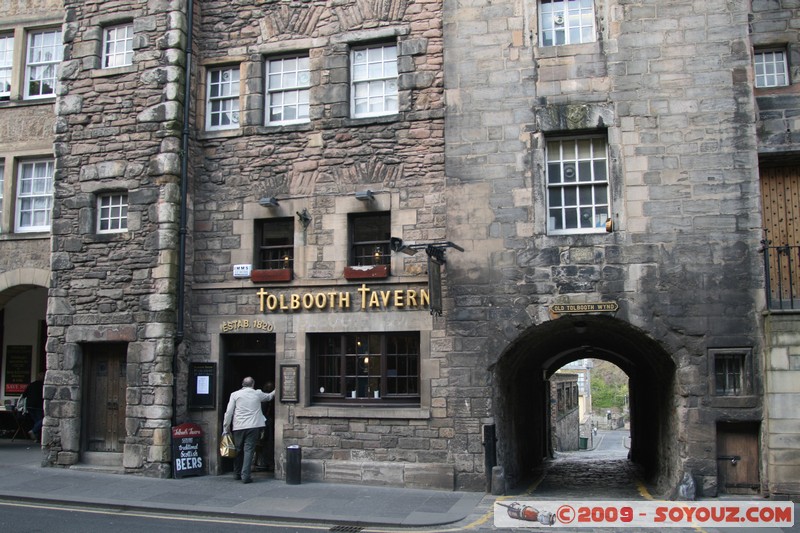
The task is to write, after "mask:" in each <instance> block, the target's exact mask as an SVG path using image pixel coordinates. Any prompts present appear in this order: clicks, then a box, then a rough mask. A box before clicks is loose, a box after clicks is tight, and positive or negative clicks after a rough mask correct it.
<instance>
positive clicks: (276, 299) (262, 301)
mask: <svg viewBox="0 0 800 533" xmlns="http://www.w3.org/2000/svg"><path fill="white" fill-rule="evenodd" d="M355 291H356V292H355V294H356V298H358V299H359V300H360V305H359V306H358V307H359V308H360V309H362V310H366V309H389V308H391V307H396V308H398V309H403V308H409V307H423V306H429V305H430V300H431V299H430V294H429V293H428V291H427V290H425V289H420V290H416V289H386V290H383V289H380V290H373V289H371V288H369V287H368V286H367V285H366V284H361V286H360V287H356V289H355ZM256 296H258V309H259V311H260V312H262V313H269V312H279V311H288V312H293V311H314V310H316V311H322V310H325V309H330V310H334V309H340V310H347V309H350V307H351V304H352V296H353V295H352V294H351V293H349V292H335V291H331V292H305V293H288V294H273V293H271V292H268V291H266V290H265V289H263V288H261V289H259V290H258V292H257V293H256Z"/></svg>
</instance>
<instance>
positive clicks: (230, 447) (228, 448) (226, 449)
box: [219, 433, 236, 459]
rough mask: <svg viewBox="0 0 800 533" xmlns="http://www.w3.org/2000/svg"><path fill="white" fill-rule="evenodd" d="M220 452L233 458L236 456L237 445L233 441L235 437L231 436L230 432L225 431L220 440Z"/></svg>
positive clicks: (223, 455)
mask: <svg viewBox="0 0 800 533" xmlns="http://www.w3.org/2000/svg"><path fill="white" fill-rule="evenodd" d="M219 454H220V455H221V456H222V457H229V458H231V459H233V458H234V457H236V445H235V444H234V443H233V437H231V434H230V433H225V434H224V435H223V436H222V438H221V439H220V440H219Z"/></svg>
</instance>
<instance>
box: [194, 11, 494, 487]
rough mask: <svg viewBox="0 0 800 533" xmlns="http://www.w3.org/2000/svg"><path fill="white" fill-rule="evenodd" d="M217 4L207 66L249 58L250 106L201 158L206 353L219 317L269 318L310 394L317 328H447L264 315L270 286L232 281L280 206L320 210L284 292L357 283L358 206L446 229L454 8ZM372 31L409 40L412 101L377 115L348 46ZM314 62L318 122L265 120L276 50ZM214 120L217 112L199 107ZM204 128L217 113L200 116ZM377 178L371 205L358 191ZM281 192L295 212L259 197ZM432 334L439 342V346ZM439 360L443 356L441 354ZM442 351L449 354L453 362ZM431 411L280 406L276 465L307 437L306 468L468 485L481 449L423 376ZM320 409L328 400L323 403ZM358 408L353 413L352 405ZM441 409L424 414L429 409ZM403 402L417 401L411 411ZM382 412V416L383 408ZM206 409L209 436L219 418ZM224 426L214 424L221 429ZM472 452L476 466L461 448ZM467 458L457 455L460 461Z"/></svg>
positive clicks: (200, 346)
mask: <svg viewBox="0 0 800 533" xmlns="http://www.w3.org/2000/svg"><path fill="white" fill-rule="evenodd" d="M240 4H241V5H238V6H237V9H231V5H230V2H216V1H204V2H201V4H200V13H201V16H200V18H199V19H198V33H197V41H198V48H199V53H198V62H199V64H200V65H201V68H200V71H201V73H200V75H199V77H200V78H201V79H202V77H203V72H204V71H205V69H207V68H209V67H214V66H219V65H238V66H239V67H240V72H241V78H242V80H243V82H242V98H241V103H242V109H241V113H240V125H241V127H240V128H239V129H237V130H232V131H225V132H202V133H200V134H199V139H198V142H199V145H200V146H201V148H202V152H201V154H200V157H199V158H198V160H197V161H196V163H197V166H196V176H197V180H196V187H195V195H194V197H193V202H194V216H195V223H194V226H193V235H192V238H193V242H194V246H195V253H194V254H193V272H192V275H193V280H194V296H193V299H192V311H191V313H192V320H193V326H192V338H191V345H192V350H191V358H192V360H198V361H208V360H215V359H216V358H219V360H220V364H221V365H222V364H224V362H223V359H222V357H223V356H222V355H221V354H219V351H218V350H219V345H220V344H221V339H220V335H219V327H218V324H219V322H220V321H221V320H226V319H230V318H231V317H239V316H241V317H245V316H254V315H255V316H259V318H263V319H264V320H266V321H268V322H269V323H270V324H271V325H274V327H275V333H276V335H277V346H278V349H277V352H278V353H277V355H276V359H277V361H276V365H280V364H281V363H297V364H300V365H301V366H300V368H301V371H300V372H301V375H302V376H303V380H304V381H303V384H302V390H303V391H307V384H308V383H309V382H310V375H311V372H312V365H311V362H310V361H309V360H308V353H307V350H306V343H305V334H306V333H308V332H323V331H329V332H347V331H421V332H428V335H427V336H426V337H425V338H426V339H427V338H430V336H431V335H430V333H429V332H430V330H431V329H432V325H431V319H430V314H429V313H428V310H427V309H423V310H414V311H410V312H386V313H361V312H356V311H354V312H350V313H348V312H336V313H335V312H333V311H332V310H326V311H324V312H318V313H313V314H312V313H296V314H288V315H280V314H272V315H270V314H263V315H259V314H258V310H257V299H256V297H255V293H256V291H257V290H258V288H259V286H258V285H254V284H252V283H251V282H250V281H249V280H245V281H244V282H242V281H241V280H236V279H234V278H233V271H232V265H233V264H239V263H245V264H250V263H252V262H253V257H254V256H253V243H254V239H253V225H254V223H255V221H256V220H259V219H262V218H263V219H266V218H269V217H272V216H283V217H291V218H295V220H297V219H296V217H295V214H296V212H298V211H302V210H303V209H306V210H307V211H308V213H309V214H310V216H311V222H310V225H309V226H308V228H307V229H302V226H300V225H299V224H298V223H297V222H296V228H299V229H296V230H295V257H294V269H293V280H292V281H291V282H290V283H289V284H288V285H286V284H284V285H282V286H279V287H275V286H269V285H267V286H266V290H268V291H271V292H273V293H281V294H282V293H284V292H289V291H291V292H293V293H302V292H304V291H339V290H352V289H353V287H348V286H347V282H346V281H345V280H344V279H343V277H342V276H343V269H344V267H345V266H347V265H348V258H347V242H348V222H347V216H348V214H349V213H353V212H368V211H370V210H374V211H389V212H391V218H392V222H391V224H392V235H397V236H402V238H403V239H405V240H406V241H410V242H417V241H423V242H430V241H437V240H442V239H444V238H445V236H446V235H445V233H444V220H445V217H446V216H447V213H446V209H445V197H444V119H443V116H444V89H443V85H444V81H443V70H442V63H443V57H442V54H443V42H442V23H441V10H442V5H441V2H439V1H433V2H427V1H422V2H420V1H411V0H391V1H387V2H365V1H359V0H352V1H351V0H345V1H335V2H333V1H308V2H306V1H303V2H301V1H292V2H259V3H249V2H241V3H240ZM370 42H396V43H397V50H398V69H399V101H400V103H399V112H398V113H397V114H396V115H390V116H385V117H375V118H359V119H353V118H350V100H349V92H350V87H349V76H350V74H349V63H350V59H349V53H350V49H351V48H352V47H353V46H357V45H360V44H364V43H370ZM293 52H294V53H308V55H309V58H310V72H311V89H310V121H309V122H308V123H307V124H297V125H289V126H281V127H275V126H265V125H264V113H265V111H264V105H265V104H264V82H263V80H264V60H265V58H270V57H275V56H280V55H287V54H291V53H293ZM198 112H199V113H200V115H201V116H202V112H203V111H202V109H200V110H198ZM198 124H202V118H198ZM365 189H370V190H372V191H373V192H374V193H375V200H374V201H373V202H371V203H368V204H367V205H365V204H364V202H359V201H358V200H356V199H355V198H354V196H353V193H354V192H355V191H360V190H365ZM264 196H276V197H278V199H279V201H280V207H278V208H274V209H271V210H267V209H265V208H264V207H261V206H259V205H258V200H259V199H260V198H262V197H264ZM425 268H426V266H425V256H424V254H418V256H415V257H413V258H410V257H409V258H405V257H404V258H402V259H400V258H396V257H395V258H393V259H392V270H391V273H392V275H391V278H390V279H388V280H384V281H383V282H385V283H386V284H387V285H386V286H387V287H392V288H394V287H395V286H397V287H399V286H402V285H403V284H407V283H413V284H415V285H414V287H419V286H421V285H420V284H422V283H424V281H425V279H426V278H424V277H422V275H424V274H425ZM434 337H435V341H433V342H435V343H437V345H436V346H435V347H431V348H423V350H424V351H425V352H428V351H431V352H436V354H435V355H433V354H432V355H431V357H430V360H426V361H424V362H423V367H424V370H423V373H424V374H425V375H426V376H430V377H428V378H427V381H430V380H431V379H435V378H438V377H439V371H438V369H439V368H440V367H442V366H444V364H443V363H444V362H443V361H442V359H443V357H444V356H443V354H442V352H444V351H445V350H444V348H446V347H447V345H448V342H449V341H448V340H447V339H446V338H442V337H443V333H441V332H437V333H436V334H435V335H434ZM428 342H429V343H430V341H428ZM434 359H435V360H434ZM440 362H441V363H442V364H441V365H440ZM423 389H424V392H423V396H424V399H423V403H424V404H425V408H423V409H414V408H412V409H410V411H411V413H412V415H413V416H411V415H410V416H404V415H403V414H402V413H399V414H398V413H397V412H395V413H394V415H393V416H391V417H386V416H381V415H380V413H378V414H375V413H376V411H375V410H374V409H372V410H370V409H366V408H365V409H358V408H351V407H347V408H343V409H344V412H341V413H339V414H338V415H337V416H336V417H331V418H327V417H326V416H325V414H324V413H325V412H326V409H325V408H324V407H318V406H313V405H312V406H308V405H302V404H303V403H305V402H306V400H307V398H308V393H307V392H303V394H304V398H303V401H301V405H298V406H292V405H283V404H280V403H279V404H278V405H276V436H275V442H276V468H277V469H278V475H279V476H280V475H281V472H280V470H281V468H282V465H283V461H282V460H281V459H280V457H279V455H280V454H281V453H282V450H283V449H285V446H286V445H289V444H299V445H301V446H302V448H303V465H304V466H303V467H304V469H305V470H304V474H303V475H304V477H305V476H310V477H309V478H310V479H325V480H338V481H357V482H363V483H371V484H387V483H388V484H399V485H405V486H438V487H443V488H452V487H454V485H455V482H454V479H455V473H454V471H455V468H463V469H464V470H465V471H467V472H474V471H475V466H474V465H473V464H472V454H473V453H475V452H477V451H479V450H478V448H479V447H480V442H479V441H477V447H476V446H474V445H472V446H471V448H470V450H469V451H467V442H466V437H465V436H463V435H458V434H457V433H458V432H459V430H458V429H457V428H455V427H454V422H453V420H452V418H451V412H449V411H448V410H447V409H446V408H445V406H446V405H447V402H448V400H447V398H446V397H445V394H447V393H448V392H449V390H446V389H443V388H442V389H436V390H435V391H434V392H429V391H430V389H431V387H430V386H429V385H426V384H423ZM316 409H319V411H317V410H316ZM348 410H349V413H352V417H349V416H348ZM420 410H426V411H427V412H428V413H429V414H427V415H426V416H425V417H422V418H420V417H419V416H417V413H418V412H419V411H420ZM397 411H402V409H398V410H397ZM370 413H372V414H370ZM197 418H199V419H200V418H201V419H202V420H199V421H200V422H201V423H203V424H206V425H207V427H208V428H209V431H212V430H213V431H216V429H217V424H218V420H216V419H215V417H214V416H213V414H212V415H209V414H208V413H206V414H205V416H197ZM212 434H213V433H212ZM462 455H466V456H467V457H469V459H470V461H469V464H464V465H461V464H460V463H459V459H458V458H459V457H461V456H462ZM454 464H455V465H456V466H455V467H454Z"/></svg>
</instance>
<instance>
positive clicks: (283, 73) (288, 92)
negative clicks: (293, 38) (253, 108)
mask: <svg viewBox="0 0 800 533" xmlns="http://www.w3.org/2000/svg"><path fill="white" fill-rule="evenodd" d="M310 87H311V72H310V71H309V61H308V56H297V57H283V58H276V59H270V60H268V61H267V124H296V123H299V122H308V116H309V115H308V110H309V94H310V92H311V91H310Z"/></svg>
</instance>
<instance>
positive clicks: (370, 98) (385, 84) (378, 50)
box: [350, 44, 399, 118]
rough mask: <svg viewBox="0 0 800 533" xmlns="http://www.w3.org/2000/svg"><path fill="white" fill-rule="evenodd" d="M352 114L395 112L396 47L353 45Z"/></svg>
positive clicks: (365, 115) (396, 102)
mask: <svg viewBox="0 0 800 533" xmlns="http://www.w3.org/2000/svg"><path fill="white" fill-rule="evenodd" d="M350 66H351V73H352V74H351V81H352V87H351V90H350V93H351V95H352V96H351V109H352V115H353V117H356V118H358V117H373V116H380V115H390V114H393V113H397V111H398V109H399V107H398V96H397V46H396V45H394V44H381V45H372V46H365V47H360V48H355V49H353V51H352V52H351V55H350Z"/></svg>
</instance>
